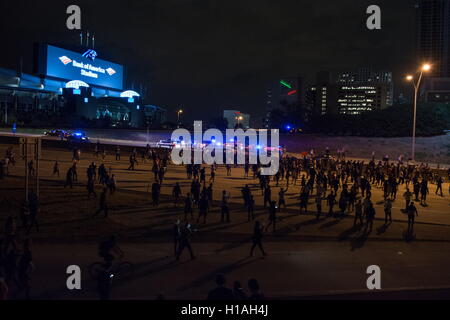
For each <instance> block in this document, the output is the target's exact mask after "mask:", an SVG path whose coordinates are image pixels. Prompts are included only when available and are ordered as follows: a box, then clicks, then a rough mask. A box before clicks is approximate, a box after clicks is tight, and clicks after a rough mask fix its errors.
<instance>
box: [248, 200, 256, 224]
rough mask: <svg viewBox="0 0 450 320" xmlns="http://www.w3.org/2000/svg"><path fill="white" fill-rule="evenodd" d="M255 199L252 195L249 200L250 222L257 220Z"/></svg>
mask: <svg viewBox="0 0 450 320" xmlns="http://www.w3.org/2000/svg"><path fill="white" fill-rule="evenodd" d="M254 210H255V199H254V198H253V195H250V197H249V199H248V201H247V218H248V222H250V220H255V213H254Z"/></svg>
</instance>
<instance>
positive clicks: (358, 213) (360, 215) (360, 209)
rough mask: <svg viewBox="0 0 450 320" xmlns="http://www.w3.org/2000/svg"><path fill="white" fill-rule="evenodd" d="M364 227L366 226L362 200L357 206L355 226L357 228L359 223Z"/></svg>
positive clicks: (359, 200)
mask: <svg viewBox="0 0 450 320" xmlns="http://www.w3.org/2000/svg"><path fill="white" fill-rule="evenodd" d="M358 220H359V224H360V225H361V226H362V225H363V224H364V222H363V205H362V201H361V199H358V201H357V202H356V204H355V220H354V221H353V226H356V222H358Z"/></svg>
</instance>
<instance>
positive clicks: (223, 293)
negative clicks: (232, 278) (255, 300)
mask: <svg viewBox="0 0 450 320" xmlns="http://www.w3.org/2000/svg"><path fill="white" fill-rule="evenodd" d="M216 284H217V287H216V288H215V289H213V290H211V291H210V292H209V293H208V298H207V299H208V300H234V295H233V290H231V289H229V288H227V287H225V277H224V275H223V274H218V275H217V276H216Z"/></svg>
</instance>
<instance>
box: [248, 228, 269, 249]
mask: <svg viewBox="0 0 450 320" xmlns="http://www.w3.org/2000/svg"><path fill="white" fill-rule="evenodd" d="M262 237H263V228H262V226H261V223H260V222H259V221H255V226H254V227H253V236H252V242H253V245H252V247H251V249H250V257H253V251H254V250H255V248H256V246H258V247H259V249H260V250H261V252H262V254H263V256H266V255H267V254H266V252H265V251H264V248H263V245H262Z"/></svg>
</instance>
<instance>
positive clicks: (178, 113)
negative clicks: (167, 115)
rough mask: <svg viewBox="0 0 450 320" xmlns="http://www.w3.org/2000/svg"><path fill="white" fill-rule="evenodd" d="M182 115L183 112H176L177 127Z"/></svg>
mask: <svg viewBox="0 0 450 320" xmlns="http://www.w3.org/2000/svg"><path fill="white" fill-rule="evenodd" d="M181 113H183V110H181V109H180V110H178V111H177V126H178V127H180V114H181Z"/></svg>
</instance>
